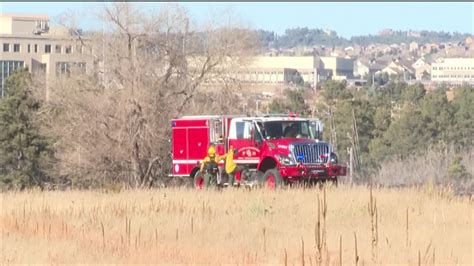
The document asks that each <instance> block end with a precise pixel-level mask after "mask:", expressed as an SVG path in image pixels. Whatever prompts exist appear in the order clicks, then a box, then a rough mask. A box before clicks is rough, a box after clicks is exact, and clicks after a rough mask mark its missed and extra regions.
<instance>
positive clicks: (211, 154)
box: [207, 146, 216, 156]
mask: <svg viewBox="0 0 474 266" xmlns="http://www.w3.org/2000/svg"><path fill="white" fill-rule="evenodd" d="M207 154H209V156H213V155H215V154H216V149H215V148H214V147H213V146H211V147H209V150H207Z"/></svg>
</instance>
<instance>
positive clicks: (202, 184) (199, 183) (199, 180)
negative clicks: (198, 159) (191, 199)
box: [194, 171, 209, 189]
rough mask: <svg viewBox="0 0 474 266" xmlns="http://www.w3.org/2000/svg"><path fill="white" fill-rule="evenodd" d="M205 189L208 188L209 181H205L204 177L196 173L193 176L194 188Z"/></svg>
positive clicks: (198, 172)
mask: <svg viewBox="0 0 474 266" xmlns="http://www.w3.org/2000/svg"><path fill="white" fill-rule="evenodd" d="M207 187H209V180H206V178H205V177H204V175H203V174H202V173H201V172H200V171H197V172H196V174H195V175H194V188H195V189H204V188H207Z"/></svg>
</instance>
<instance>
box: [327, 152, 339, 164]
mask: <svg viewBox="0 0 474 266" xmlns="http://www.w3.org/2000/svg"><path fill="white" fill-rule="evenodd" d="M329 161H330V162H331V163H332V164H337V162H338V160H337V155H336V154H335V153H334V152H331V155H330V156H329Z"/></svg>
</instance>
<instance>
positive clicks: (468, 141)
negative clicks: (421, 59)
mask: <svg viewBox="0 0 474 266" xmlns="http://www.w3.org/2000/svg"><path fill="white" fill-rule="evenodd" d="M452 106H453V109H454V111H453V112H454V115H453V118H454V119H453V126H452V129H451V131H450V133H451V134H450V135H451V140H452V141H453V142H454V143H455V144H457V145H459V146H461V147H463V148H469V147H472V145H474V137H473V136H474V126H473V125H474V90H473V89H472V88H469V87H465V88H458V89H456V94H455V97H454V100H453V101H452Z"/></svg>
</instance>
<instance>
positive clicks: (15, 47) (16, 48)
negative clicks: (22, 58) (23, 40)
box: [13, 43, 20, 53]
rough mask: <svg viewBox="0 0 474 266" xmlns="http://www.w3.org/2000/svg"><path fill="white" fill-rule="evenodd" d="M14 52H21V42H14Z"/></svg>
mask: <svg viewBox="0 0 474 266" xmlns="http://www.w3.org/2000/svg"><path fill="white" fill-rule="evenodd" d="M13 52H14V53H19V52H20V44H19V43H15V44H13Z"/></svg>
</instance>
